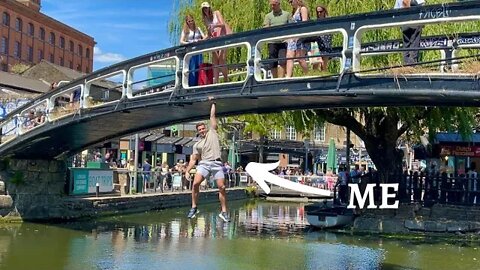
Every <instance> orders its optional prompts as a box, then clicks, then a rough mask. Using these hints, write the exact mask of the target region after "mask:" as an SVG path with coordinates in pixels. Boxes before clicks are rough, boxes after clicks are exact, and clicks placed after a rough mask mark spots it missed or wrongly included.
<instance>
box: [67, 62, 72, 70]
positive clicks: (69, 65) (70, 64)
mask: <svg viewBox="0 0 480 270" xmlns="http://www.w3.org/2000/svg"><path fill="white" fill-rule="evenodd" d="M68 67H69V68H70V69H73V61H69V63H68Z"/></svg>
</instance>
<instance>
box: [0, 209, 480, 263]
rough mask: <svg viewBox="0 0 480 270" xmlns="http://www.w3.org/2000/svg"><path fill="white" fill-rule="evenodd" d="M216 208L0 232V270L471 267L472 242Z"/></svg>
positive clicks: (292, 214)
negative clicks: (319, 226) (190, 215)
mask: <svg viewBox="0 0 480 270" xmlns="http://www.w3.org/2000/svg"><path fill="white" fill-rule="evenodd" d="M231 209H233V210H232V212H231V217H232V222H231V223H224V222H222V221H221V220H220V219H219V218H218V216H217V214H218V209H216V205H211V206H202V208H201V213H200V214H199V215H198V217H197V218H196V219H194V220H189V219H187V218H185V213H186V211H187V209H184V208H182V209H170V210H164V211H158V212H150V213H144V214H138V215H128V216H119V217H112V218H107V219H99V220H97V221H94V222H81V223H80V222H77V223H69V224H56V225H41V224H21V225H4V226H3V227H0V268H2V269H82V270H83V269H147V268H148V269H458V268H461V269H479V268H480V265H479V264H478V261H477V260H478V259H480V256H479V255H478V253H479V252H478V244H477V245H475V244H472V245H469V246H459V245H446V244H443V243H434V242H432V243H427V242H425V241H423V242H419V241H391V240H385V239H377V238H376V237H374V236H370V237H368V236H363V237H359V236H350V235H345V234H334V233H331V232H322V231H311V230H309V227H308V225H307V223H306V218H305V214H304V211H303V205H301V204H277V203H266V202H248V203H237V204H233V205H231Z"/></svg>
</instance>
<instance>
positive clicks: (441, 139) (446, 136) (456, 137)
mask: <svg viewBox="0 0 480 270" xmlns="http://www.w3.org/2000/svg"><path fill="white" fill-rule="evenodd" d="M435 142H436V143H448V142H452V143H462V142H463V143H480V134H479V133H473V134H471V136H470V137H469V138H466V139H464V138H463V137H462V135H461V134H460V133H453V132H442V133H437V135H436V136H435Z"/></svg>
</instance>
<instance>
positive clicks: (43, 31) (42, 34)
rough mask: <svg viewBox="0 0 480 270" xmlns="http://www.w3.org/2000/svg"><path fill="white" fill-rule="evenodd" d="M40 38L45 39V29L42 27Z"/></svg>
mask: <svg viewBox="0 0 480 270" xmlns="http://www.w3.org/2000/svg"><path fill="white" fill-rule="evenodd" d="M40 40H42V41H45V29H44V28H43V27H40Z"/></svg>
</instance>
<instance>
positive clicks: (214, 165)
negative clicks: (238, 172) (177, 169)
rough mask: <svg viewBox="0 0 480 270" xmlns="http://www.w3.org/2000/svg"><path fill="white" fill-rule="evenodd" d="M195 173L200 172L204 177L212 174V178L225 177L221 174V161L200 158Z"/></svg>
mask: <svg viewBox="0 0 480 270" xmlns="http://www.w3.org/2000/svg"><path fill="white" fill-rule="evenodd" d="M197 173H200V174H201V175H202V176H203V177H204V178H205V179H207V178H208V176H209V175H213V179H215V180H218V179H225V175H224V174H223V164H222V162H221V161H209V160H202V161H200V162H199V163H198V166H197Z"/></svg>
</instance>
